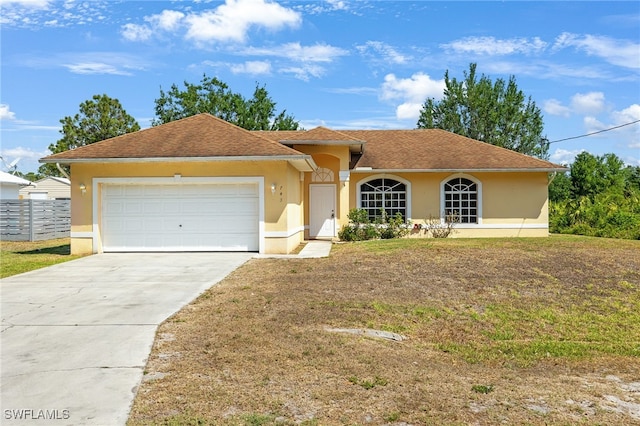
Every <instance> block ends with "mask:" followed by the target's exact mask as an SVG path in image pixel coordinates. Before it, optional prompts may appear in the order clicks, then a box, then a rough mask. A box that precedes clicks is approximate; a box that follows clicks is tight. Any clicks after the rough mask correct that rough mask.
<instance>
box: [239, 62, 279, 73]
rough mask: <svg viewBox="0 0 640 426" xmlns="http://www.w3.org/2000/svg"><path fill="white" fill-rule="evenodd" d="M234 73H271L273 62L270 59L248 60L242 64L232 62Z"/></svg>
mask: <svg viewBox="0 0 640 426" xmlns="http://www.w3.org/2000/svg"><path fill="white" fill-rule="evenodd" d="M229 68H230V69H231V72H233V73H234V74H252V75H259V74H269V73H271V63H270V62H269V61H247V62H244V63H242V64H232V65H231V66H230V67H229Z"/></svg>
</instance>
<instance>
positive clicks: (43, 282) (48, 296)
mask: <svg viewBox="0 0 640 426" xmlns="http://www.w3.org/2000/svg"><path fill="white" fill-rule="evenodd" d="M252 256H253V254H252V253H167V254H164V253H163V254H159V253H148V254H147V253H134V254H100V255H94V256H90V257H86V258H82V259H78V260H74V261H71V262H67V263H63V264H59V265H56V266H52V267H48V268H45V269H40V270H37V271H33V272H28V273H26V274H21V275H18V276H14V277H9V278H5V279H2V280H0V299H1V316H2V325H1V334H0V337H1V339H0V344H1V355H2V356H1V358H2V363H1V367H2V368H1V371H0V391H1V399H0V402H1V411H2V412H1V416H2V417H1V420H0V423H2V424H38V425H43V424H54V425H66V424H71V425H81V424H85V425H109V426H110V425H123V424H125V422H126V421H127V416H128V414H129V410H130V408H131V403H132V401H133V397H134V395H135V391H136V387H137V386H138V385H139V383H140V381H141V379H142V375H143V370H144V367H145V364H146V361H147V358H148V356H149V353H150V351H151V346H152V344H153V340H154V337H155V333H156V329H157V327H158V325H159V324H160V323H161V322H163V321H164V320H165V319H167V318H168V317H169V316H171V315H172V314H174V313H175V312H177V311H178V310H180V309H181V308H182V307H183V306H184V305H186V304H188V303H189V302H191V301H192V300H194V299H195V298H196V297H197V296H198V295H199V294H201V293H202V292H203V291H205V290H206V289H208V288H209V287H211V286H212V285H213V284H215V283H217V282H218V281H220V280H221V279H222V278H224V277H225V276H226V275H228V274H229V273H230V272H232V271H233V270H234V269H236V268H237V267H238V266H240V265H242V264H243V263H245V262H246V261H247V260H248V259H250V258H251V257H252Z"/></svg>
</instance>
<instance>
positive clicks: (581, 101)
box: [571, 92, 605, 114]
mask: <svg viewBox="0 0 640 426" xmlns="http://www.w3.org/2000/svg"><path fill="white" fill-rule="evenodd" d="M604 107H605V105H604V93H602V92H589V93H576V94H575V95H573V97H572V98H571V108H572V109H573V111H574V112H577V113H580V114H598V113H600V112H602V111H603V110H604Z"/></svg>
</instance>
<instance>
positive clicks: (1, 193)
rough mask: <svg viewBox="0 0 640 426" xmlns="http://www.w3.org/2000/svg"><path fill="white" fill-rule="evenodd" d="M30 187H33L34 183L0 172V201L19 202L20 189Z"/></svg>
mask: <svg viewBox="0 0 640 426" xmlns="http://www.w3.org/2000/svg"><path fill="white" fill-rule="evenodd" d="M28 185H32V183H31V182H29V181H28V180H26V179H22V178H21V177H18V176H14V175H12V174H10V173H5V172H0V199H2V200H17V199H18V196H19V191H20V188H23V187H26V186H28Z"/></svg>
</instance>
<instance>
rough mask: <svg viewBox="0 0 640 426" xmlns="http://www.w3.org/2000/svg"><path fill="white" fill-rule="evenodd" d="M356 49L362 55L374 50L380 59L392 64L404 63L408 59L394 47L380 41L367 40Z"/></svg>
mask: <svg viewBox="0 0 640 426" xmlns="http://www.w3.org/2000/svg"><path fill="white" fill-rule="evenodd" d="M356 49H358V51H359V52H360V53H361V54H363V55H369V54H370V53H369V52H374V53H375V54H376V55H379V56H380V57H381V58H380V59H381V60H383V61H385V62H387V63H392V64H405V63H407V61H408V60H409V59H410V58H408V57H406V56H404V55H403V54H401V53H400V52H398V51H397V50H396V49H395V48H394V47H392V46H390V45H388V44H386V43H383V42H381V41H367V42H366V43H365V44H363V45H359V46H356Z"/></svg>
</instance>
